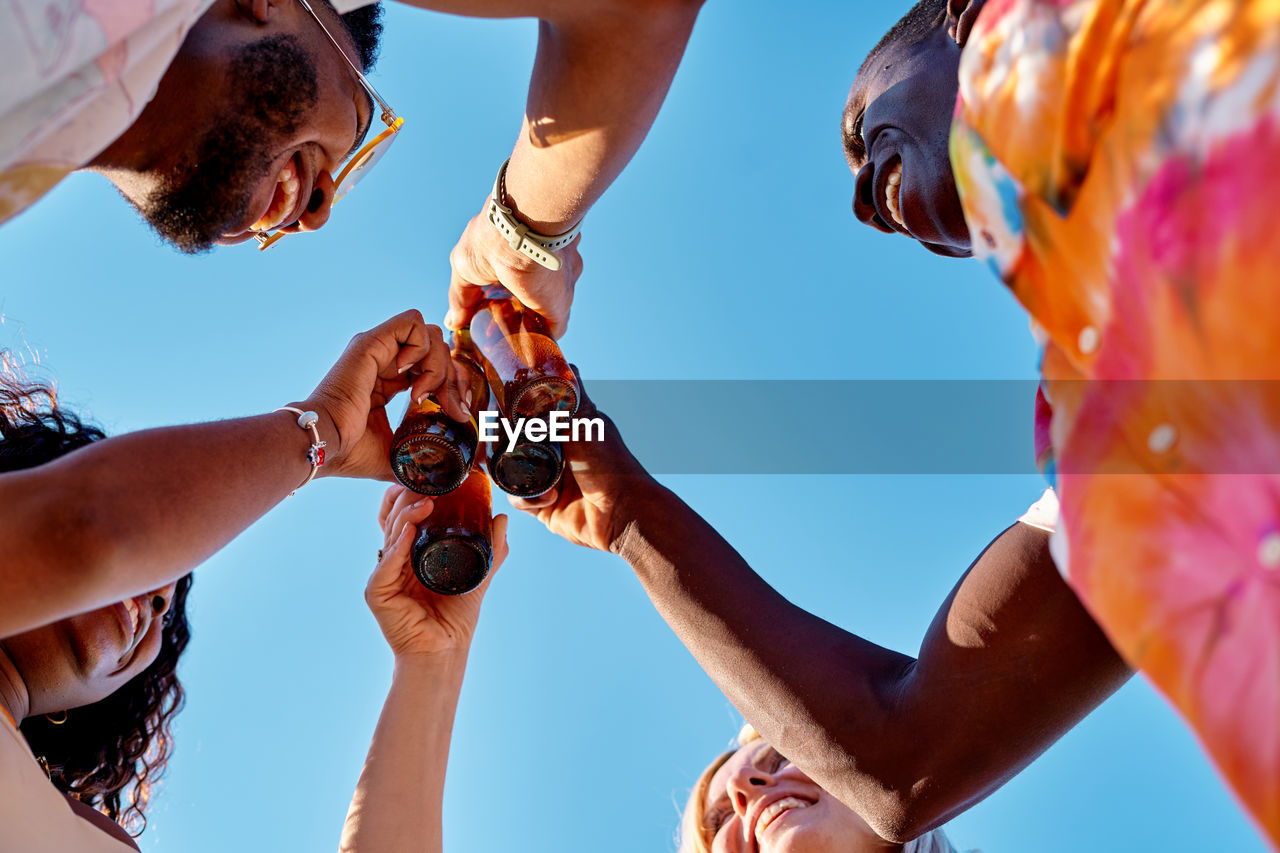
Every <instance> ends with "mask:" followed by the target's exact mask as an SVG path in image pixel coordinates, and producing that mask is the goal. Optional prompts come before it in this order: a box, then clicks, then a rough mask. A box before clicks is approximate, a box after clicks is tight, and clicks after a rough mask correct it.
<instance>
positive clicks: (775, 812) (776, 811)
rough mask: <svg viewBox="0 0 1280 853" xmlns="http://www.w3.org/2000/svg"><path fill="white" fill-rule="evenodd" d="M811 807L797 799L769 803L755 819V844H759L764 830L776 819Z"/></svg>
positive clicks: (790, 798) (808, 803)
mask: <svg viewBox="0 0 1280 853" xmlns="http://www.w3.org/2000/svg"><path fill="white" fill-rule="evenodd" d="M811 805H813V803H810V802H808V801H806V800H802V799H800V798H799V797H783V798H782V799H780V800H777V801H775V802H772V803H770V804H769V805H768V806H766V807H765V809H764V811H762V812H760V817H758V818H756V831H755V836H756V842H757V843H759V841H760V839H761V838H762V837H763V836H764V833H765V830H767V829H768V828H769V825H770V824H772V823H773V822H774V821H776V820H777V819H778V818H780V817H782V816H783V815H784V814H786V813H787V812H789V811H792V810H793V809H807V808H808V807H809V806H811Z"/></svg>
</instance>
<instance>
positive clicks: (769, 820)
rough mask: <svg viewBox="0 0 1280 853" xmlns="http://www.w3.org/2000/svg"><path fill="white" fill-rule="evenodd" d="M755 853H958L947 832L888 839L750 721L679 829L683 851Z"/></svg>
mask: <svg viewBox="0 0 1280 853" xmlns="http://www.w3.org/2000/svg"><path fill="white" fill-rule="evenodd" d="M748 850H750V851H760V853H770V852H771V851H788V853H885V851H890V853H957V851H956V848H955V847H953V846H952V845H951V842H950V841H949V840H948V839H947V836H946V835H945V834H944V833H943V831H942V830H941V829H935V830H933V831H932V832H929V833H926V834H925V835H922V836H920V837H919V838H917V839H914V840H912V841H908V842H906V843H905V844H895V843H894V842H892V841H886V840H885V839H883V838H881V837H880V836H879V835H877V834H876V833H875V831H873V830H872V829H871V827H870V826H868V825H867V822H866V821H864V820H863V819H862V818H860V817H858V813H857V812H855V811H854V810H853V809H851V808H849V807H848V806H846V805H845V804H844V803H842V802H840V801H839V800H837V799H836V798H835V797H833V796H832V795H831V794H829V793H827V792H826V791H825V790H823V789H822V788H821V787H820V786H819V785H818V784H817V783H816V782H814V781H813V780H812V779H810V778H809V777H808V776H806V775H805V774H804V771H802V770H801V769H800V768H799V767H796V766H795V765H794V764H792V763H791V762H790V761H788V760H787V759H786V757H785V756H783V755H782V753H780V752H778V751H777V750H776V749H774V748H773V747H772V746H770V745H769V744H768V743H766V742H765V741H764V739H763V738H761V737H760V734H759V733H758V732H757V731H756V730H755V729H754V728H752V727H751V726H750V725H749V724H748V725H745V726H743V727H742V731H741V732H739V733H738V746H737V749H731V750H729V751H728V752H725V753H723V754H722V755H720V756H719V757H718V758H716V760H715V761H712V762H711V764H709V765H708V766H707V769H706V770H704V771H702V775H701V776H699V777H698V781H697V783H696V784H695V785H694V786H693V792H692V793H691V794H690V795H689V803H688V805H686V806H685V810H684V818H683V820H682V821H681V825H680V853H738V852H739V851H748ZM973 853H977V851H973Z"/></svg>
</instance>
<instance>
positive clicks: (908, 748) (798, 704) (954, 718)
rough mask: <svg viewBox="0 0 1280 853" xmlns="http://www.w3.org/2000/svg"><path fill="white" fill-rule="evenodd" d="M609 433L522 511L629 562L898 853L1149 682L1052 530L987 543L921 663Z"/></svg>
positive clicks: (832, 788)
mask: <svg viewBox="0 0 1280 853" xmlns="http://www.w3.org/2000/svg"><path fill="white" fill-rule="evenodd" d="M587 407H588V409H587V410H588V412H590V413H591V415H594V414H595V413H594V412H593V411H592V410H591V408H590V404H589V403H587ZM580 414H582V413H581V412H580ZM605 433H606V441H605V442H602V443H595V444H589V443H580V444H570V445H566V457H567V460H568V462H569V463H570V464H569V465H566V479H565V481H564V482H563V484H562V486H561V488H560V489H559V491H558V492H556V493H555V494H553V495H551V496H549V497H545V498H543V499H540V500H539V501H538V502H529V501H525V502H518V505H519V506H520V507H521V508H523V509H526V510H528V511H531V512H533V513H534V514H535V515H536V516H537V517H538V518H539V519H540V520H541V521H543V522H544V523H545V524H546V525H547V526H548V527H549V528H550V529H551V530H552V531H553V532H555V533H557V534H559V535H561V536H564V537H565V538H567V539H569V540H570V541H574V542H577V543H578V544H582V545H587V546H589V547H595V548H599V549H601V550H610V551H613V552H614V553H618V554H621V555H622V557H623V558H625V559H626V560H627V562H628V563H629V564H630V565H631V567H632V568H633V569H634V571H635V572H636V576H637V578H639V580H640V583H641V584H642V585H643V587H644V589H645V592H646V593H647V594H648V595H649V598H650V599H651V600H652V601H653V604H654V606H655V607H656V608H657V609H658V612H659V613H660V614H661V615H662V617H663V619H665V620H666V622H667V624H668V625H670V626H671V628H672V630H674V631H675V632H676V634H677V635H678V636H679V637H680V639H681V641H682V642H684V644H685V645H686V646H687V647H688V648H689V650H690V651H691V652H692V653H693V655H694V657H695V658H697V660H698V663H699V664H701V665H702V667H703V668H704V669H705V670H706V671H707V673H708V674H709V675H710V676H711V677H712V679H714V680H715V682H716V684H717V685H718V686H719V687H720V689H721V690H723V691H724V693H725V695H726V696H728V697H729V699H730V701H732V702H733V704H734V706H735V707H736V708H737V709H738V710H739V711H740V712H741V713H742V715H743V716H744V717H745V718H746V719H747V720H748V721H749V722H750V723H751V724H752V725H754V726H755V727H756V729H757V730H758V731H759V732H760V734H761V735H762V736H763V737H764V739H765V740H766V741H768V742H769V743H771V744H773V745H774V746H775V747H776V748H777V749H778V750H779V751H780V752H782V753H783V754H784V755H786V756H787V757H788V758H790V759H791V760H792V761H794V762H795V763H796V764H797V765H798V766H799V767H800V768H801V769H802V770H804V771H805V773H807V774H808V775H809V776H810V777H812V778H813V779H814V781H816V782H817V783H818V784H820V785H821V786H822V787H823V788H825V789H826V790H827V791H829V792H831V793H832V794H834V795H835V796H836V797H838V798H839V799H840V800H841V801H842V802H844V803H845V804H847V805H848V806H849V807H851V808H853V809H854V810H855V811H857V812H858V813H859V814H860V815H861V816H862V817H863V819H865V820H866V821H867V823H868V824H869V825H870V826H871V827H872V829H874V830H875V831H876V832H877V833H878V834H880V835H881V836H882V837H883V838H885V839H886V840H889V841H895V842H902V841H906V840H909V839H911V838H915V837H917V836H919V835H921V834H923V833H924V832H926V831H928V830H929V829H932V828H934V827H936V826H939V825H940V824H942V823H944V822H946V821H947V820H948V819H950V818H951V817H953V816H955V815H957V814H959V813H960V812H962V811H964V810H965V809H967V808H969V807H970V806H972V805H973V804H974V803H976V802H978V801H979V800H981V799H982V798H984V797H985V796H987V795H988V794H990V793H991V792H992V791H994V790H996V789H997V788H999V787H1000V786H1001V785H1002V784H1004V782H1006V781H1007V780H1009V779H1010V778H1012V777H1013V776H1014V775H1016V774H1017V773H1018V772H1019V771H1020V770H1021V769H1022V768H1024V767H1026V766H1027V764H1029V763H1030V762H1031V761H1032V760H1034V759H1035V758H1036V757H1037V756H1038V755H1040V753H1042V752H1043V751H1044V750H1045V749H1047V748H1048V747H1049V746H1050V745H1051V744H1052V743H1053V742H1054V741H1056V740H1057V739H1058V738H1059V737H1061V736H1062V735H1063V734H1064V733H1066V731H1067V730H1069V729H1070V728H1071V727H1072V726H1074V725H1075V724H1076V723H1077V722H1079V721H1080V720H1081V719H1082V718H1083V717H1084V716H1085V715H1086V714H1088V713H1089V712H1090V711H1092V710H1093V709H1094V708H1095V707H1096V706H1097V705H1098V704H1099V703H1101V702H1102V701H1103V700H1104V699H1106V698H1107V697H1108V696H1110V695H1111V694H1112V693H1113V692H1115V691H1116V690H1117V689H1118V688H1119V687H1120V686H1121V685H1122V684H1123V683H1124V682H1125V681H1126V680H1127V679H1128V678H1129V676H1130V675H1131V674H1132V673H1131V671H1130V670H1129V669H1128V667H1127V666H1126V665H1125V664H1124V663H1123V662H1122V661H1121V659H1120V658H1119V656H1118V655H1117V654H1116V653H1115V651H1114V650H1113V649H1112V648H1111V646H1110V644H1109V643H1108V642H1107V640H1106V637H1105V636H1103V634H1102V632H1101V630H1100V629H1099V628H1098V626H1097V624H1096V623H1094V622H1093V620H1092V619H1091V618H1090V617H1089V615H1088V614H1087V613H1086V612H1085V610H1084V608H1083V607H1082V606H1081V605H1080V602H1079V601H1078V600H1077V599H1076V597H1075V595H1074V594H1073V593H1072V592H1071V590H1070V589H1069V588H1068V587H1067V585H1066V584H1065V582H1064V581H1063V580H1062V578H1061V577H1060V576H1059V574H1058V572H1057V569H1056V568H1055V567H1054V565H1053V563H1052V561H1051V560H1050V557H1049V550H1048V538H1049V535H1048V534H1047V533H1046V532H1044V531H1042V530H1039V529H1036V528H1034V527H1031V526H1029V525H1026V524H1021V523H1018V524H1014V525H1013V526H1012V527H1010V528H1008V529H1007V530H1005V531H1004V532H1003V533H1001V534H1000V536H998V537H997V538H996V539H995V540H994V541H993V542H992V543H991V544H990V545H988V546H987V548H986V550H984V551H983V553H982V554H981V555H979V557H978V559H977V560H975V561H974V563H973V564H972V565H971V566H970V567H969V570H968V571H967V572H966V573H965V574H964V576H963V577H962V578H961V580H960V582H959V584H957V586H956V588H955V589H954V590H953V591H952V593H951V595H950V596H948V598H947V600H946V601H945V602H943V604H942V607H941V608H940V609H939V611H938V614H937V616H936V617H935V618H934V620H933V624H932V625H931V626H930V627H929V630H928V631H927V633H926V635H925V637H924V641H923V643H922V645H921V648H920V653H919V656H918V657H916V658H911V657H909V656H907V655H903V654H899V653H897V652H894V651H891V650H889V649H885V648H882V647H880V646H877V645H875V644H874V643H871V642H868V641H866V640H864V639H862V638H861V637H859V636H857V635H855V634H852V633H850V632H848V631H845V630H843V629H841V628H838V627H836V626H835V625H832V624H830V623H829V622H826V621H824V620H822V619H819V618H818V617H816V616H814V615H812V614H810V613H807V612H805V611H804V610H801V609H800V608H798V607H796V606H795V605H793V604H791V603H790V602H789V601H787V600H786V599H785V598H783V597H782V596H781V595H779V594H778V593H777V592H776V591H775V590H774V589H773V588H772V587H770V586H769V585H768V584H767V583H765V582H764V581H763V580H762V579H761V578H760V577H759V576H758V575H757V574H756V573H755V572H754V571H752V569H751V567H750V566H749V565H747V563H746V562H745V561H744V560H743V559H742V557H741V556H740V555H739V554H738V553H737V552H736V551H735V550H734V549H733V548H732V546H730V545H729V544H728V543H727V542H725V541H724V539H723V538H721V537H720V535H719V534H718V533H716V531H715V530H714V529H712V528H711V526H710V525H708V524H707V523H706V522H705V521H704V520H703V519H702V518H701V517H700V516H698V514H697V513H695V512H694V511H693V510H692V509H690V508H689V507H688V506H687V505H685V504H684V502H683V501H681V500H680V499H679V498H678V497H676V495H675V494H673V493H672V492H670V491H669V490H668V489H666V488H664V487H662V486H661V485H660V484H658V483H657V482H656V481H654V480H653V479H652V478H651V477H650V476H649V475H648V474H647V473H645V472H644V470H643V469H642V468H641V467H640V465H639V463H638V462H636V460H635V459H634V457H632V456H631V454H630V453H629V452H628V451H627V449H626V447H625V446H624V445H623V444H622V441H621V439H620V438H619V437H618V434H617V431H616V429H615V428H614V426H613V424H612V422H607V426H606V430H605ZM570 471H572V473H570ZM513 503H517V502H514V501H513Z"/></svg>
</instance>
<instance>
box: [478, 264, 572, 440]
mask: <svg viewBox="0 0 1280 853" xmlns="http://www.w3.org/2000/svg"><path fill="white" fill-rule="evenodd" d="M484 296H485V298H484V301H483V302H481V303H480V310H478V311H477V312H476V313H475V316H473V317H472V318H471V339H472V340H473V341H474V342H475V346H476V348H477V349H478V350H479V351H480V354H481V355H483V356H484V359H485V362H486V371H487V372H488V374H489V385H490V387H491V388H492V389H493V395H494V402H495V403H497V406H498V408H499V409H501V410H502V412H503V414H504V415H506V416H507V417H508V418H516V417H537V416H540V415H545V414H547V413H548V412H552V411H556V410H562V411H566V412H576V411H577V410H578V398H579V396H580V395H579V393H578V380H577V377H576V376H574V375H573V371H572V370H570V369H569V364H568V362H566V361H565V359H564V355H563V354H562V353H561V352H560V347H559V345H557V344H556V342H555V339H554V338H552V337H551V330H550V327H549V326H548V325H547V321H546V320H544V319H543V318H542V316H541V315H539V314H536V313H534V312H533V311H530V310H529V309H528V308H525V307H524V306H523V305H521V304H520V302H519V300H517V299H516V298H515V297H514V296H512V295H511V293H510V292H508V291H507V290H506V289H504V288H502V287H500V286H498V285H489V286H488V287H486V288H484Z"/></svg>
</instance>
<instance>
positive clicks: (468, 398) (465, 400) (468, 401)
mask: <svg viewBox="0 0 1280 853" xmlns="http://www.w3.org/2000/svg"><path fill="white" fill-rule="evenodd" d="M474 396H475V395H474V394H473V393H471V389H470V388H468V389H467V395H466V396H465V397H463V398H462V402H463V404H464V405H466V407H467V413H468V414H470V412H471V398H472V397H474Z"/></svg>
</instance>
